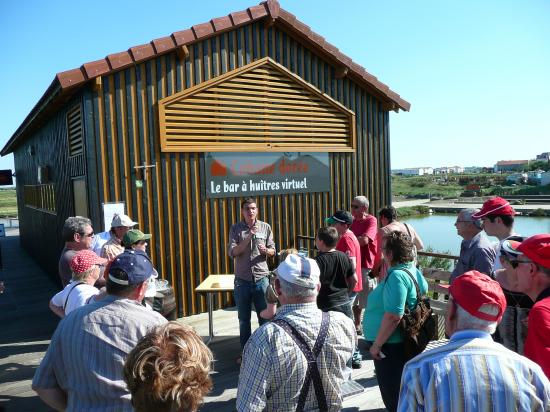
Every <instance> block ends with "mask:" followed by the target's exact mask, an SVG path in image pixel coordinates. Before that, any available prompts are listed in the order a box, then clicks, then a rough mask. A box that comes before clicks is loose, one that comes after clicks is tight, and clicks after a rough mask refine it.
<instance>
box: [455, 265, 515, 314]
mask: <svg viewBox="0 0 550 412" xmlns="http://www.w3.org/2000/svg"><path fill="white" fill-rule="evenodd" d="M448 289H449V293H450V294H451V296H452V297H453V299H454V300H455V302H456V303H458V304H459V305H460V307H461V308H462V309H464V310H465V311H466V312H468V313H469V314H470V315H472V316H475V317H476V318H479V319H483V320H487V321H491V322H498V321H500V319H501V318H502V315H503V313H504V310H505V309H506V298H505V297H504V292H503V291H502V288H501V287H500V284H499V283H498V282H497V281H496V280H493V279H491V278H490V277H489V276H487V275H486V274H484V273H481V272H478V271H477V270H470V271H469V272H466V273H464V274H462V275H460V276H458V277H456V278H455V280H453V283H451V284H450V285H449V286H448ZM484 305H496V306H498V307H499V311H498V314H496V315H491V314H489V313H485V312H483V311H482V310H481V309H482V307H483V306H484Z"/></svg>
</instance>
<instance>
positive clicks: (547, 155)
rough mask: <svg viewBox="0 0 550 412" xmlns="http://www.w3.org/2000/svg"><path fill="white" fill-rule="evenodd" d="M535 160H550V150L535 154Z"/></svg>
mask: <svg viewBox="0 0 550 412" xmlns="http://www.w3.org/2000/svg"><path fill="white" fill-rule="evenodd" d="M535 160H542V161H546V162H548V161H550V152H543V153H541V154H539V155H537V158H536V159H535Z"/></svg>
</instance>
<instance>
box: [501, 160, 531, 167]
mask: <svg viewBox="0 0 550 412" xmlns="http://www.w3.org/2000/svg"><path fill="white" fill-rule="evenodd" d="M526 163H529V160H499V161H498V162H497V166H509V165H523V164H526Z"/></svg>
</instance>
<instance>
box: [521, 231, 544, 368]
mask: <svg viewBox="0 0 550 412" xmlns="http://www.w3.org/2000/svg"><path fill="white" fill-rule="evenodd" d="M517 250H518V251H519V252H521V253H522V255H520V256H519V257H518V259H517V260H516V262H517V263H518V267H517V270H516V273H517V277H518V279H517V281H518V289H520V290H521V291H522V292H524V293H525V294H527V295H528V296H529V297H530V298H531V299H532V300H533V302H535V304H534V305H533V307H532V308H531V310H530V311H529V327H528V330H527V339H526V340H525V356H527V357H528V358H529V359H532V360H533V361H534V362H536V363H538V364H539V365H540V366H541V367H542V369H543V370H544V373H546V376H549V377H550V234H540V235H535V236H531V237H530V238H528V239H525V240H524V241H523V242H522V243H521V244H520V245H519V246H518V247H517Z"/></svg>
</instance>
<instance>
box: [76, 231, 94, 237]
mask: <svg viewBox="0 0 550 412" xmlns="http://www.w3.org/2000/svg"><path fill="white" fill-rule="evenodd" d="M78 234H79V235H80V236H82V237H94V232H92V233H80V232H79V233H78Z"/></svg>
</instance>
